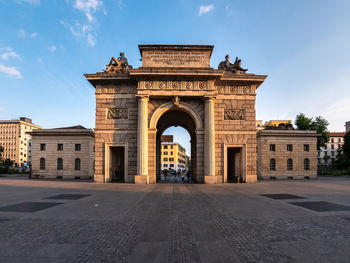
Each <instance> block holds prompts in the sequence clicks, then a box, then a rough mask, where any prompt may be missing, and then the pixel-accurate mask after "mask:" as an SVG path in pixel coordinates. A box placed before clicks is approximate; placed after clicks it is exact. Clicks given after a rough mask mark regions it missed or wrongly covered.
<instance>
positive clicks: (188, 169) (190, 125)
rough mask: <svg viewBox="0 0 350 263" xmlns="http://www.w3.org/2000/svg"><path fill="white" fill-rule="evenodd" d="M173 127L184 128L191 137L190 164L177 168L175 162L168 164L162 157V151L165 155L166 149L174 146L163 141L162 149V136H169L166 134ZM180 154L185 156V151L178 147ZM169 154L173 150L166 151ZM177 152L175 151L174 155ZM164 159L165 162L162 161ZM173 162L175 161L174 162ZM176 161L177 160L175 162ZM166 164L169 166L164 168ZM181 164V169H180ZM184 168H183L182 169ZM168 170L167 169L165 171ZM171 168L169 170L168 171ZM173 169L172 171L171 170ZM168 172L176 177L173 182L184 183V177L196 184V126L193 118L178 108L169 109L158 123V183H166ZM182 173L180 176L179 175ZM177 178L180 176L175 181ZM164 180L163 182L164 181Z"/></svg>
mask: <svg viewBox="0 0 350 263" xmlns="http://www.w3.org/2000/svg"><path fill="white" fill-rule="evenodd" d="M172 126H175V127H177V126H179V127H182V128H183V129H185V130H186V131H187V133H188V135H189V137H190V147H189V148H190V149H188V152H190V157H191V159H190V164H189V163H187V164H185V163H183V164H182V163H179V162H177V163H178V165H177V166H176V167H175V162H170V161H169V159H168V160H167V162H165V161H164V158H167V157H165V156H164V154H163V157H162V150H163V153H164V152H165V149H164V147H168V146H170V147H171V145H173V144H171V143H170V142H169V143H167V142H166V141H164V140H163V147H162V135H163V134H164V135H166V134H168V132H165V131H166V130H167V129H168V128H170V127H172ZM167 144H168V145H167ZM181 147H184V146H183V145H181ZM178 149H179V150H178V152H177V154H179V151H180V154H183V151H182V150H181V148H180V147H178ZM166 150H167V151H166V152H168V154H169V152H171V148H170V149H166ZM174 152H175V151H173V154H174ZM162 158H163V160H162ZM185 158H186V157H184V158H182V161H183V160H184V159H185ZM179 159H181V158H178V160H179ZM172 161H173V160H172ZM174 161H175V160H174ZM162 162H163V166H162ZM164 164H168V166H166V167H164ZM170 164H173V167H170ZM179 164H180V167H179ZM182 166H183V167H182ZM165 168H166V169H165ZM168 168H169V169H168ZM170 168H172V169H170ZM165 170H167V173H168V174H167V175H170V173H171V174H172V176H174V177H173V178H172V181H174V182H182V175H183V176H184V177H185V176H186V180H187V179H188V180H190V181H191V182H196V177H195V175H196V124H195V122H194V120H193V118H192V117H191V116H190V115H189V114H188V113H187V112H185V111H183V110H181V109H178V108H174V109H169V110H168V111H166V112H165V113H163V114H162V116H161V117H160V118H159V120H158V122H157V134H156V179H157V182H158V183H159V182H164V179H165V178H164V175H165V174H164V171H165ZM179 172H180V174H179ZM175 176H179V177H180V178H176V180H175ZM162 178H163V180H162Z"/></svg>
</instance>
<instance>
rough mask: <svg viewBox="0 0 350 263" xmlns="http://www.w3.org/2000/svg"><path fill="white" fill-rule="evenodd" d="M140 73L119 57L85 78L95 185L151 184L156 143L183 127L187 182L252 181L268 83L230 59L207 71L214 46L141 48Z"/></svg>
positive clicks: (156, 159) (155, 167)
mask: <svg viewBox="0 0 350 263" xmlns="http://www.w3.org/2000/svg"><path fill="white" fill-rule="evenodd" d="M139 49H140V53H141V56H142V67H140V68H136V69H133V68H132V67H131V66H130V65H128V62H127V59H126V58H125V56H124V54H123V53H121V56H120V57H119V58H118V59H115V58H113V59H111V62H110V63H109V65H107V68H106V70H104V72H98V73H96V74H85V76H86V78H87V80H88V81H89V82H90V83H91V84H92V85H93V86H94V87H95V89H96V127H95V139H96V143H95V177H94V178H95V181H96V182H112V181H121V182H135V183H140V184H146V183H150V184H153V183H156V182H157V181H158V180H159V178H160V147H161V141H160V136H161V134H162V133H163V131H164V130H165V129H167V128H168V127H170V126H181V127H183V128H185V129H186V130H187V131H188V133H189V134H190V136H191V153H192V154H191V158H192V160H191V168H192V169H191V172H192V175H191V176H192V178H193V180H195V181H196V182H199V183H210V184H213V183H227V182H231V181H234V180H237V178H238V179H239V180H240V181H242V182H255V181H256V180H257V171H256V126H255V97H256V90H257V88H258V87H259V86H260V85H261V84H262V83H263V81H264V79H265V78H266V76H262V75H255V74H248V73H246V69H243V68H241V60H239V59H238V58H236V61H235V62H234V63H230V62H229V57H228V56H226V60H225V61H223V62H221V63H220V64H219V66H218V69H213V68H211V67H210V57H211V54H212V50H213V46H207V45H140V46H139Z"/></svg>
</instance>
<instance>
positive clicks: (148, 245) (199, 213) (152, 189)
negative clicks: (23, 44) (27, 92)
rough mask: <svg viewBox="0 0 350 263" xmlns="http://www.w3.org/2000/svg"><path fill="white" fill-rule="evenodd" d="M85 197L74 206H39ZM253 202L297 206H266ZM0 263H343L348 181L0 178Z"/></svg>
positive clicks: (349, 257) (349, 226) (348, 230)
mask: <svg viewBox="0 0 350 263" xmlns="http://www.w3.org/2000/svg"><path fill="white" fill-rule="evenodd" d="M61 194H86V195H88V196H86V197H84V198H81V199H78V200H62V199H60V200H54V199H49V200H47V199H45V198H47V197H52V196H55V195H61ZM262 194H291V195H298V196H302V197H305V198H306V199H283V200H274V199H271V198H267V197H265V196H262ZM48 201H49V202H57V203H63V204H60V205H57V206H55V207H50V208H47V209H43V210H40V211H37V212H33V213H25V212H4V211H1V212H0V262H11V263H12V262H350V211H332V212H316V211H313V210H309V209H306V208H303V207H300V206H296V205H293V204H291V202H305V201H308V202H312V201H326V202H331V203H336V204H340V205H348V206H350V179H347V178H343V179H333V178H321V179H316V180H305V181H283V182H278V181H277V182H276V181H264V182H259V183H257V184H225V185H196V184H186V183H185V184H169V183H168V184H157V185H143V186H142V185H131V184H94V183H91V182H90V183H89V182H70V181H43V180H26V179H9V178H2V179H0V207H4V206H8V205H14V204H19V203H22V202H48Z"/></svg>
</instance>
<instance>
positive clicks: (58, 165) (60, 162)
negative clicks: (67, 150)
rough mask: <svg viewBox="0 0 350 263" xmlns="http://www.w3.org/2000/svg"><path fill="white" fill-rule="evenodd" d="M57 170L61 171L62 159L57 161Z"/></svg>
mask: <svg viewBox="0 0 350 263" xmlns="http://www.w3.org/2000/svg"><path fill="white" fill-rule="evenodd" d="M57 170H63V159H62V158H58V159H57Z"/></svg>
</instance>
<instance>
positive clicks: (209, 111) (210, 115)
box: [204, 97, 217, 184]
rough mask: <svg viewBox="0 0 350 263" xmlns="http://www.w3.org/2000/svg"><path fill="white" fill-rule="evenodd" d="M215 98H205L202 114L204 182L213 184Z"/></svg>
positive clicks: (214, 178) (214, 177)
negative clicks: (203, 114) (203, 113)
mask: <svg viewBox="0 0 350 263" xmlns="http://www.w3.org/2000/svg"><path fill="white" fill-rule="evenodd" d="M214 100H215V98H213V97H209V98H205V116H204V119H205V121H204V182H205V183H209V184H214V183H217V182H216V176H215V118H214Z"/></svg>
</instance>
